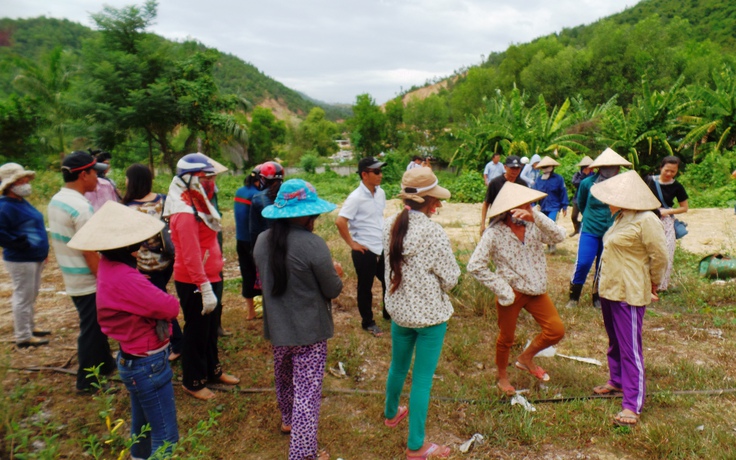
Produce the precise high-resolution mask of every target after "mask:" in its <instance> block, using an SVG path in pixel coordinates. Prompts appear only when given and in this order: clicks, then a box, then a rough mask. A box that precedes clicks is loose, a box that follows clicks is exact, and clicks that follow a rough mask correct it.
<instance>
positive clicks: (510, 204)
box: [488, 181, 547, 217]
mask: <svg viewBox="0 0 736 460" xmlns="http://www.w3.org/2000/svg"><path fill="white" fill-rule="evenodd" d="M546 196H547V194H546V193H543V192H540V191H537V190H533V189H530V188H529V187H524V186H523V185H519V184H515V183H513V182H508V181H507V182H506V183H505V184H503V187H501V191H499V192H498V195H496V199H495V200H494V201H493V204H492V205H491V211H490V213H489V214H488V217H495V216H498V215H499V214H503V213H505V212H506V211H511V210H512V209H514V208H518V207H519V206H523V205H525V204H527V203H532V202H534V201H537V200H541V199H542V198H544V197H546Z"/></svg>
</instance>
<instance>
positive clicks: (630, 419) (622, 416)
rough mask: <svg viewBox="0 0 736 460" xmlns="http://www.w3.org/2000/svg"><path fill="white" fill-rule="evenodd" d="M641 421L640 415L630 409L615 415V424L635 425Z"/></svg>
mask: <svg viewBox="0 0 736 460" xmlns="http://www.w3.org/2000/svg"><path fill="white" fill-rule="evenodd" d="M637 423H639V416H638V415H637V414H635V413H633V412H632V411H630V410H628V409H624V410H622V411H621V412H619V413H618V414H616V415H615V416H614V417H613V424H614V425H618V426H628V427H633V426H636V425H637Z"/></svg>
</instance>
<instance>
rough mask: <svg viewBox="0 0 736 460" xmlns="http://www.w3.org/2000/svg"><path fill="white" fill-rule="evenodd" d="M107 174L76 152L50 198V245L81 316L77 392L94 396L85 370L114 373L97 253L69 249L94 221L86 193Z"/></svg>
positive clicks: (99, 166) (90, 381) (78, 340)
mask: <svg viewBox="0 0 736 460" xmlns="http://www.w3.org/2000/svg"><path fill="white" fill-rule="evenodd" d="M100 168H104V169H106V168H107V167H106V166H105V165H103V164H100V163H97V162H96V161H95V159H94V158H92V156H91V155H89V154H88V153H85V152H72V153H71V154H69V155H68V156H67V157H66V158H64V161H63V162H62V166H61V172H62V175H63V176H64V187H62V189H61V190H60V191H59V192H58V193H57V194H56V195H54V196H53V198H51V201H50V202H49V207H48V217H49V227H50V229H51V245H52V247H53V248H54V253H55V254H56V261H57V263H58V264H59V268H60V269H61V274H62V276H63V278H64V284H65V286H66V292H67V294H69V296H70V297H71V298H72V302H74V306H75V307H76V308H77V311H78V312H79V329H80V332H79V338H78V339H77V357H78V361H79V369H78V370H77V391H80V392H93V391H94V390H95V388H94V387H92V383H93V380H92V379H87V378H86V376H87V374H89V372H88V371H85V369H87V368H90V367H93V366H97V365H100V364H102V368H101V369H100V373H101V374H102V375H107V374H110V373H112V372H113V371H114V370H115V368H116V365H115V360H114V359H113V357H112V355H111V354H110V345H109V344H108V342H107V336H106V335H105V334H103V333H102V331H101V330H100V325H99V324H98V323H97V302H96V293H97V264H98V262H99V255H98V254H97V253H96V252H85V251H77V250H74V249H71V248H69V247H68V246H67V245H66V244H67V243H68V242H69V240H71V239H72V237H73V236H74V235H75V234H76V233H77V231H78V230H79V229H80V228H82V226H83V225H84V224H85V223H86V222H87V221H88V220H89V218H90V217H92V214H93V213H94V210H93V209H92V204H91V203H90V202H89V200H87V198H85V197H84V193H85V192H93V191H94V190H95V189H96V188H97V171H98V170H100Z"/></svg>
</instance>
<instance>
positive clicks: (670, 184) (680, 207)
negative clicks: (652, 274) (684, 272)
mask: <svg viewBox="0 0 736 460" xmlns="http://www.w3.org/2000/svg"><path fill="white" fill-rule="evenodd" d="M680 164H681V161H680V159H679V158H677V157H674V156H667V157H664V158H662V161H661V162H660V164H659V175H658V176H649V177H647V185H649V189H650V190H651V191H652V193H654V196H656V197H657V198H659V204H660V206H659V209H657V210H655V211H654V212H655V213H656V214H658V215H659V218H660V219H661V220H662V225H664V234H665V236H666V237H667V253H668V257H667V271H666V272H665V274H664V278H662V282H661V283H660V284H659V286H657V290H658V291H666V290H667V288H668V287H669V285H670V277H671V276H672V264H673V262H674V260H675V243H676V240H677V238H676V234H675V215H676V214H683V213H686V212H687V211H688V209H689V206H688V204H687V199H688V195H687V191H685V187H683V186H682V184H681V183H679V182H678V181H677V179H675V176H677V173H678V172H679V170H680ZM675 200H677V207H676V208H675V207H673V206H674V205H675Z"/></svg>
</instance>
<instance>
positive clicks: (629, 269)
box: [0, 149, 687, 460]
mask: <svg viewBox="0 0 736 460" xmlns="http://www.w3.org/2000/svg"><path fill="white" fill-rule="evenodd" d="M496 157H497V156H496V155H494V160H495V162H494V164H499V159H498V158H496ZM106 160H107V163H105V161H106ZM676 160H677V159H676V158H675V157H667V158H665V159H664V160H663V163H662V168H661V173H660V175H659V176H656V177H652V178H648V179H647V182H645V181H643V180H642V179H641V178H640V177H639V176H638V174H636V172H634V171H629V172H627V173H624V174H618V172H619V169H620V167H621V166H630V164H629V163H628V162H627V161H626V160H625V159H623V158H622V157H620V156H619V155H618V154H616V153H615V152H613V151H612V150H610V149H607V150H606V151H604V152H603V153H601V154H600V155H599V156H598V158H597V159H596V160H595V161H592V162H590V163H588V162H586V161H585V160H584V162H585V164H583V163H584V162H581V164H580V168H581V173H582V174H583V175H586V174H589V173H590V171H592V170H594V169H597V172H596V173H595V174H594V175H591V176H589V177H585V178H583V179H582V180H581V181H580V185H579V189H578V190H577V193H576V194H575V196H574V199H573V203H574V206H575V207H577V209H578V210H579V212H580V213H582V215H583V221H582V227H581V228H580V244H579V249H578V257H577V259H578V260H577V261H576V270H575V274H574V276H573V280H572V282H571V288H570V303H568V306H574V305H577V302H578V301H579V297H580V291H581V290H582V285H583V284H584V282H585V278H586V277H587V274H588V271H589V270H590V268H591V266H592V264H593V260H594V259H595V258H597V259H598V262H597V263H596V276H595V279H594V282H593V285H594V293H595V295H594V297H593V299H594V302H599V303H600V308H601V311H602V314H603V319H604V324H605V329H606V332H607V333H608V337H609V351H608V362H609V370H610V378H609V380H608V381H607V382H606V383H605V384H604V385H601V386H598V387H596V388H595V389H594V392H595V393H596V394H622V395H623V408H622V411H621V412H620V413H618V414H616V416H615V417H614V421H615V423H617V424H621V425H627V426H631V425H635V424H636V423H637V422H638V417H639V414H640V413H641V409H642V404H643V401H644V396H645V384H644V383H645V379H644V365H643V349H642V343H641V327H642V320H643V316H644V312H645V310H646V306H647V305H648V304H649V303H650V302H651V301H652V300H653V299H656V296H657V292H658V290H663V289H666V288H667V280H668V273H669V271H671V266H672V255H673V251H674V230H672V228H670V229H669V230H668V226H669V225H670V223H668V221H670V220H673V218H672V215H673V214H677V213H680V212H685V211H686V210H687V194H686V193H685V191H684V188H682V186H681V185H680V184H679V183H677V181H676V180H675V179H674V176H675V175H676V174H677V170H678V167H679V160H677V161H676ZM533 161H534V163H533V164H532V165H531V166H532V167H533V168H534V171H535V172H537V173H539V174H536V175H535V176H534V178H533V180H534V185H533V187H530V186H529V183H528V182H526V181H525V180H524V179H522V178H521V177H520V176H521V174H522V170H521V169H522V166H523V163H522V161H521V159H520V158H519V157H516V156H513V155H510V156H508V157H507V158H506V159H505V161H504V163H503V173H501V174H500V175H496V176H495V177H494V178H491V179H490V180H489V181H488V190H487V194H486V200H485V202H484V205H483V209H482V222H481V240H480V242H479V243H478V246H477V247H476V248H475V251H474V252H473V254H472V256H471V258H470V260H469V262H468V265H467V269H468V272H469V273H471V274H472V275H473V276H474V277H476V278H477V279H478V280H479V281H480V282H481V283H482V284H483V285H485V286H486V287H488V288H489V289H490V290H491V291H493V293H494V294H495V295H496V311H497V315H498V326H499V334H498V338H497V341H496V357H495V363H496V366H497V375H498V382H497V386H498V388H499V389H500V390H501V391H502V392H503V393H504V394H507V395H512V394H514V393H515V388H514V387H513V385H512V384H511V379H510V378H509V375H508V372H507V369H508V367H509V359H510V357H509V355H510V350H511V347H512V345H513V343H514V334H515V328H516V323H517V318H518V315H519V314H520V312H521V310H522V309H525V310H527V311H528V312H529V313H530V314H531V315H532V316H533V317H534V319H535V320H536V322H537V323H538V324H539V325H540V326H541V332H540V333H539V334H538V335H537V336H536V337H534V339H533V340H532V341H531V343H530V344H529V346H528V347H527V348H526V349H525V350H524V351H523V352H522V353H521V354H519V355H518V356H517V357H516V358H515V359H514V360H513V365H514V366H515V367H516V368H518V369H520V370H523V371H525V372H528V373H529V374H531V375H532V376H534V377H535V378H537V379H539V380H540V381H548V380H550V376H549V374H548V373H547V372H546V371H545V370H544V369H542V368H541V367H540V366H538V365H537V364H536V363H535V362H534V356H535V355H536V354H537V353H538V352H539V351H541V350H543V349H545V348H547V347H549V346H551V345H554V344H556V343H558V342H559V341H560V340H561V339H562V338H563V336H564V334H565V329H564V326H563V323H562V320H561V318H560V316H559V314H558V312H557V309H556V308H555V306H554V304H553V302H552V300H551V298H550V296H549V295H548V294H547V267H546V257H545V255H544V254H545V245H548V246H551V247H553V246H554V245H555V244H558V243H560V242H561V241H563V240H564V238H565V236H566V235H565V230H564V229H563V228H562V227H561V226H559V225H558V224H557V223H556V219H557V214H558V212H560V211H562V212H563V214H564V213H565V211H566V208H567V206H568V204H569V203H568V197H567V193H566V191H565V192H564V194H562V193H560V192H559V189H560V181H561V179H562V178H561V177H560V176H559V175H558V174H556V173H554V168H555V167H556V166H559V163H557V162H556V161H555V160H554V159H552V158H550V157H545V158H543V159H542V158H533ZM492 162H493V161H492ZM218 166H219V168H218ZM383 166H385V163H383V162H381V161H379V160H377V159H375V158H364V159H362V160H361V161H360V162H359V164H358V174H359V176H360V184H359V185H358V188H356V190H355V191H353V192H352V193H351V194H350V196H349V197H348V198H347V199H346V200H345V202H344V203H343V205H342V208H341V209H340V211H339V213H338V216H337V218H336V221H335V225H336V227H337V229H338V232H339V234H340V236H341V237H342V238H343V239H344V241H345V242H346V244H348V246H349V247H350V248H351V257H352V261H353V264H354V267H355V271H356V274H357V278H358V283H357V296H356V297H357V304H358V310H359V312H360V316H361V326H362V327H363V329H365V330H366V331H367V332H369V333H370V334H372V335H373V336H376V337H380V336H381V335H382V334H383V330H382V329H381V328H380V327H379V326H378V324H377V323H376V321H375V320H374V318H373V294H372V287H373V280H374V278H378V280H379V281H380V282H381V285H382V291H383V295H382V297H381V300H382V304H383V305H382V306H383V317H384V319H386V320H390V328H391V343H392V352H391V364H390V368H389V371H388V376H387V382H386V398H385V408H384V414H383V415H384V417H385V425H386V426H387V427H390V428H395V427H397V426H399V424H400V423H401V422H402V421H403V420H404V419H405V418H408V425H409V430H408V431H409V432H408V440H407V450H406V457H407V458H410V459H411V458H429V457H447V456H448V455H449V454H450V449H449V447H447V446H442V445H437V444H434V443H431V442H427V441H426V439H425V424H426V417H427V412H428V406H429V398H430V391H431V386H432V379H433V375H434V372H435V369H436V367H437V364H438V361H439V358H440V355H441V351H442V346H443V342H444V337H445V333H446V330H447V323H448V321H449V319H450V318H451V316H452V314H453V307H452V304H451V302H450V298H449V295H448V292H449V291H450V290H451V289H452V288H453V287H454V286H455V285H456V283H457V281H458V278H459V276H460V268H459V266H458V264H457V262H456V260H455V257H454V254H453V251H452V247H451V244H450V240H449V238H448V236H447V234H446V233H445V232H444V230H443V229H442V227H441V226H440V225H439V224H438V223H436V222H433V221H432V220H431V219H430V218H431V216H432V214H434V213H435V212H436V211H437V209H438V208H439V207H441V206H442V200H447V199H449V198H450V192H449V191H448V190H447V189H445V188H443V187H441V186H440V185H439V183H438V180H437V177H436V176H435V175H434V173H433V172H432V170H431V169H430V168H428V167H422V166H417V167H412V168H408V169H407V171H406V172H405V173H404V175H403V177H402V182H401V189H400V193H399V197H400V198H401V199H402V201H403V207H402V209H401V210H400V212H398V213H397V214H395V215H393V216H391V217H389V218H387V219H385V221H384V211H385V206H386V196H385V192H384V191H383V190H382V188H381V180H382V168H383ZM528 166H529V165H528ZM108 168H109V156H105V155H103V156H98V158H96V159H95V158H93V157H92V156H91V155H90V154H88V153H86V152H74V153H72V154H70V155H68V156H67V157H66V158H65V159H64V160H63V162H62V175H63V178H64V182H65V185H64V187H63V188H62V189H61V191H60V192H59V193H57V194H56V195H54V197H53V198H52V199H51V201H50V203H49V208H48V216H49V227H50V234H51V244H52V246H53V247H54V250H55V253H56V258H57V261H58V263H59V266H60V268H61V272H62V275H63V277H64V281H65V284H66V291H67V293H68V294H69V295H70V297H71V299H72V301H73V303H74V305H75V306H76V308H77V310H78V312H79V318H80V335H79V340H78V359H79V369H80V371H79V372H78V375H77V389H78V390H80V391H83V392H88V391H92V390H93V388H92V382H91V381H89V379H87V378H86V374H87V373H86V372H84V371H83V369H87V368H90V367H93V366H98V365H99V366H101V367H100V373H101V374H103V375H107V374H110V373H111V372H113V371H114V369H115V368H117V369H118V372H119V374H120V376H121V378H122V380H123V382H124V384H125V386H126V388H127V390H128V391H129V393H130V398H131V407H132V414H133V415H132V418H133V422H132V429H131V431H132V435H133V436H136V437H137V436H139V435H140V433H141V431H142V428H143V426H144V425H146V424H150V426H151V432H150V433H149V434H146V435H145V439H146V440H145V441H144V442H139V443H137V444H135V445H134V446H133V449H132V451H131V453H132V455H133V457H134V458H148V457H149V456H150V455H152V453H153V452H155V451H156V450H157V449H159V448H161V447H162V446H164V444H166V443H168V444H167V445H170V444H171V443H175V442H176V441H177V440H178V430H177V424H176V407H175V403H174V393H173V387H172V383H171V377H172V371H171V367H170V365H169V360H170V359H172V357H177V355H181V360H182V371H183V382H182V383H183V387H184V390H185V391H186V392H187V393H189V394H190V395H191V396H193V397H195V398H198V399H202V400H209V399H211V398H213V397H214V396H215V395H214V393H212V391H211V390H210V389H208V388H207V386H206V385H207V384H208V383H212V382H214V383H222V384H227V385H235V384H237V383H238V382H239V379H238V378H237V377H235V376H232V375H229V374H226V373H224V372H223V370H222V368H221V365H220V363H219V357H218V349H217V337H218V328H219V327H220V320H219V315H221V312H222V303H221V301H222V266H223V259H222V250H221V242H218V234H219V233H220V230H221V223H220V220H221V219H220V213H219V210H218V209H217V206H216V192H217V188H216V184H215V177H216V175H217V174H218V172H222V170H223V169H222V168H223V167H222V166H221V165H219V164H218V163H217V162H215V161H214V160H212V159H211V158H208V157H207V156H205V155H203V154H200V153H194V154H189V155H185V156H184V157H183V158H182V159H181V160H179V162H178V163H177V171H176V175H175V177H174V178H173V180H172V182H171V185H170V187H169V190H168V194H167V195H163V194H157V193H154V192H152V190H151V188H152V175H151V172H150V170H148V168H146V167H145V166H142V165H133V166H131V167H130V168H128V170H127V171H126V193H125V195H124V197H120V195H119V194H117V192H116V193H115V196H113V195H110V197H109V199H107V200H106V201H104V202H103V203H101V204H100V205H99V207H98V208H97V209H95V208H94V207H93V205H92V202H91V201H90V200H89V199H88V198H85V193H95V192H96V191H97V190H98V189H99V186H100V183H101V181H105V182H106V183H110V184H111V185H112V187H113V189H115V184H112V183H111V182H110V181H109V179H106V178H104V177H99V174H100V173H103V175H104V171H106V170H107V169H108ZM495 169H498V168H497V167H496V168H495ZM494 174H495V173H494ZM33 177H34V173H33V172H32V171H27V170H25V169H24V168H23V167H22V166H20V165H17V164H14V163H9V164H6V165H3V166H2V167H0V192H2V194H3V196H2V198H0V244H1V245H2V246H3V248H4V252H3V255H4V261H5V263H6V267H7V268H8V271H9V272H10V273H11V278H12V280H13V285H14V293H13V298H12V304H13V312H14V319H15V328H16V343H17V345H18V346H19V347H29V346H39V345H44V344H46V343H48V340H47V339H44V338H42V336H44V335H48V334H49V331H43V330H41V329H37V328H36V327H35V324H34V322H33V304H34V303H35V296H36V295H37V293H38V284H39V280H40V273H41V269H42V267H43V262H44V260H45V259H46V257H47V255H48V250H49V241H48V238H47V237H46V230H45V227H44V225H43V217H42V215H41V214H40V213H39V212H38V211H37V210H35V209H34V208H33V206H31V205H30V203H28V201H27V200H26V199H25V198H26V197H28V196H29V195H30V193H31V188H30V184H29V182H30V181H31V180H32V178H33ZM576 177H577V176H576ZM284 179H285V177H284V170H283V167H281V165H279V164H278V163H276V162H266V163H263V164H261V165H258V166H257V167H256V168H254V170H253V172H252V173H251V174H249V175H248V176H247V177H246V180H245V183H244V185H243V187H241V188H240V189H238V191H237V192H236V195H235V208H234V209H235V218H236V219H235V220H236V234H237V251H238V256H239V262H240V270H241V274H242V279H243V287H242V294H243V297H244V298H245V299H246V306H247V319H253V318H255V317H256V316H257V313H256V311H255V307H254V303H255V302H254V299H255V298H256V297H257V296H258V295H262V296H263V322H264V334H265V336H266V338H267V339H268V340H269V341H271V343H272V353H273V360H274V361H273V362H274V381H275V387H276V399H277V402H278V407H279V410H280V412H281V425H280V430H281V431H282V432H283V433H285V434H289V435H290V437H291V438H290V448H289V458H290V459H300V460H301V459H315V458H319V459H323V458H327V455H326V454H325V453H324V452H323V451H319V449H318V446H317V426H318V419H319V410H320V395H321V388H322V379H323V375H324V370H325V365H326V358H327V340H328V339H329V338H331V337H332V336H333V334H334V325H333V320H332V310H331V299H334V298H336V297H337V296H338V295H339V294H340V292H341V291H342V287H343V284H342V281H341V277H342V276H343V270H342V267H341V266H340V264H339V263H338V262H336V261H334V260H333V259H332V257H331V254H330V251H329V249H328V247H327V245H326V243H325V241H324V240H323V239H322V238H320V237H319V236H318V235H315V234H314V228H315V221H316V220H317V218H318V217H319V216H320V215H321V214H323V213H328V212H331V211H333V210H334V209H336V206H335V205H334V204H332V203H329V202H327V201H325V200H322V199H320V198H319V197H318V195H317V192H316V190H315V189H314V187H313V186H312V185H311V184H309V183H308V182H305V181H303V180H301V179H291V180H286V181H284ZM105 186H106V185H105ZM561 187H562V190H563V191H564V181H562V185H561ZM655 190H656V191H655ZM657 194H658V195H659V198H658V197H657ZM674 200H677V202H678V203H679V207H678V208H673V204H674ZM652 210H654V211H655V213H656V214H655V213H652V212H650V211H652ZM576 232H577V227H576ZM670 237H672V244H671V245H670ZM490 262H493V265H494V267H495V270H491V269H490V268H489V264H490ZM172 275H173V277H174V281H175V283H174V284H175V288H176V293H177V296H176V297H175V296H172V295H170V294H168V293H167V292H166V285H167V283H168V281H169V278H170V277H171V276H172ZM179 308H181V310H182V311H183V313H184V320H185V325H184V328H183V331H181V329H180V328H179V325H178V322H177V321H176V317H177V316H178V313H179ZM108 337H110V338H113V339H115V340H117V341H118V342H119V343H120V350H119V352H118V354H117V357H116V358H115V359H113V358H112V355H111V352H110V348H109V344H108V341H107V338H108ZM412 361H413V370H412V379H411V395H410V399H409V406H403V405H401V404H400V399H401V398H400V395H401V392H402V388H403V386H404V383H405V380H406V377H407V375H408V372H409V369H410V367H412Z"/></svg>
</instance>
